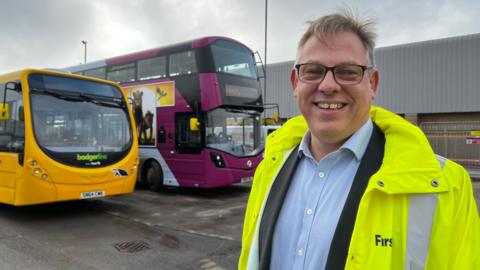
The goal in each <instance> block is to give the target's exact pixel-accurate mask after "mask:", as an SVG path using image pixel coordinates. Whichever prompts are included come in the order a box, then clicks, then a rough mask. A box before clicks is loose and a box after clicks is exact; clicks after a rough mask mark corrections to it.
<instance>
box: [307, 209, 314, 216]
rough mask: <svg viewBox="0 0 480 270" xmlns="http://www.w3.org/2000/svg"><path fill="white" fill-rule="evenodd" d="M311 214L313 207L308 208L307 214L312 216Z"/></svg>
mask: <svg viewBox="0 0 480 270" xmlns="http://www.w3.org/2000/svg"><path fill="white" fill-rule="evenodd" d="M311 214H313V210H312V208H308V209H307V215H309V216H310V215H311Z"/></svg>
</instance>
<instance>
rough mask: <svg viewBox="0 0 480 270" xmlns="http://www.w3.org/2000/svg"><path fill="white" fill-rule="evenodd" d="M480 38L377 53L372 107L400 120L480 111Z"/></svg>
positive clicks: (447, 40) (408, 46)
mask: <svg viewBox="0 0 480 270" xmlns="http://www.w3.org/2000/svg"><path fill="white" fill-rule="evenodd" d="M479 51H480V34H474V35H467V36H459V37H453V38H445V39H438V40H430V41H424V42H417V43H411V44H404V45H398V46H391V47H383V48H378V49H377V50H376V51H375V58H376V59H375V62H376V66H377V67H378V69H379V70H380V85H379V93H378V96H377V100H376V104H378V105H380V106H383V107H386V108H388V109H390V110H392V111H395V112H397V113H400V114H423V113H444V112H449V113H451V112H478V111H480V105H479V103H480V78H479V77H480V52H479Z"/></svg>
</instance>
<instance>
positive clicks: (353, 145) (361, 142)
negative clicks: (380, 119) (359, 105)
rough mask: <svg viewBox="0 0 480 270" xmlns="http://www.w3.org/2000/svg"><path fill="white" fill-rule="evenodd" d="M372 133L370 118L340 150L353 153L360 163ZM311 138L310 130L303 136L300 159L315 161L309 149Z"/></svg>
mask: <svg viewBox="0 0 480 270" xmlns="http://www.w3.org/2000/svg"><path fill="white" fill-rule="evenodd" d="M372 132H373V123H372V120H371V119H370V118H369V119H368V120H367V122H365V124H363V126H362V127H360V128H359V129H358V130H357V131H355V133H353V135H352V136H351V137H350V138H349V139H348V140H347V141H346V142H345V143H343V144H342V146H340V148H339V149H346V150H349V151H350V152H352V153H353V155H354V156H355V158H356V159H357V160H358V161H359V160H361V159H362V157H363V155H364V154H365V151H366V149H367V146H368V141H369V140H370V137H371V136H372ZM311 136H312V135H311V133H310V130H308V131H307V132H306V133H305V135H303V138H302V141H301V142H300V146H299V148H298V154H299V156H300V157H303V156H306V157H308V158H310V159H313V160H315V159H314V158H313V155H312V152H311V151H310V147H309V145H310V140H311Z"/></svg>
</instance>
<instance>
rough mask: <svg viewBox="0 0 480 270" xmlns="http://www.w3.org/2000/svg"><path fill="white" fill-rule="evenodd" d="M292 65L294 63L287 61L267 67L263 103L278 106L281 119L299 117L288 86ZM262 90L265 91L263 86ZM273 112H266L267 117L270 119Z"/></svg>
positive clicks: (289, 85)
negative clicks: (265, 92)
mask: <svg viewBox="0 0 480 270" xmlns="http://www.w3.org/2000/svg"><path fill="white" fill-rule="evenodd" d="M293 63H294V61H287V62H280V63H274V64H268V65H267V94H266V95H265V97H266V98H265V103H275V104H278V105H279V107H280V117H282V118H291V117H293V116H296V115H300V111H299V110H298V108H297V103H296V101H295V99H294V98H293V91H292V87H291V84H290V71H291V70H292V67H293ZM262 89H265V87H264V85H262ZM273 112H274V111H267V112H266V114H267V117H271V116H272V113H273Z"/></svg>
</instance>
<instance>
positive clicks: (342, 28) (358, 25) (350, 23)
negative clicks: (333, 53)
mask: <svg viewBox="0 0 480 270" xmlns="http://www.w3.org/2000/svg"><path fill="white" fill-rule="evenodd" d="M308 23H309V24H310V26H309V27H308V29H307V31H306V32H305V33H304V34H303V36H302V38H301V39H300V42H299V43H298V49H297V59H296V62H298V59H299V57H300V51H301V49H302V48H303V46H304V45H305V43H306V42H307V40H308V39H309V38H310V37H312V36H314V35H315V36H316V37H317V38H318V39H320V40H322V39H324V38H325V37H326V36H328V35H332V34H335V33H338V32H352V33H354V34H356V35H357V36H358V38H359V39H360V41H361V42H362V44H363V46H364V47H365V49H366V50H367V59H368V62H369V64H370V65H374V64H375V61H374V60H375V59H374V49H375V39H376V37H377V34H376V33H375V31H374V30H375V29H374V28H375V25H376V22H375V20H374V19H373V18H366V19H363V20H362V19H360V18H359V17H358V16H356V15H355V14H353V12H352V11H351V10H349V9H342V10H341V11H339V12H337V13H333V14H329V15H325V16H322V17H320V18H318V19H316V20H314V21H310V22H308Z"/></svg>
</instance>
